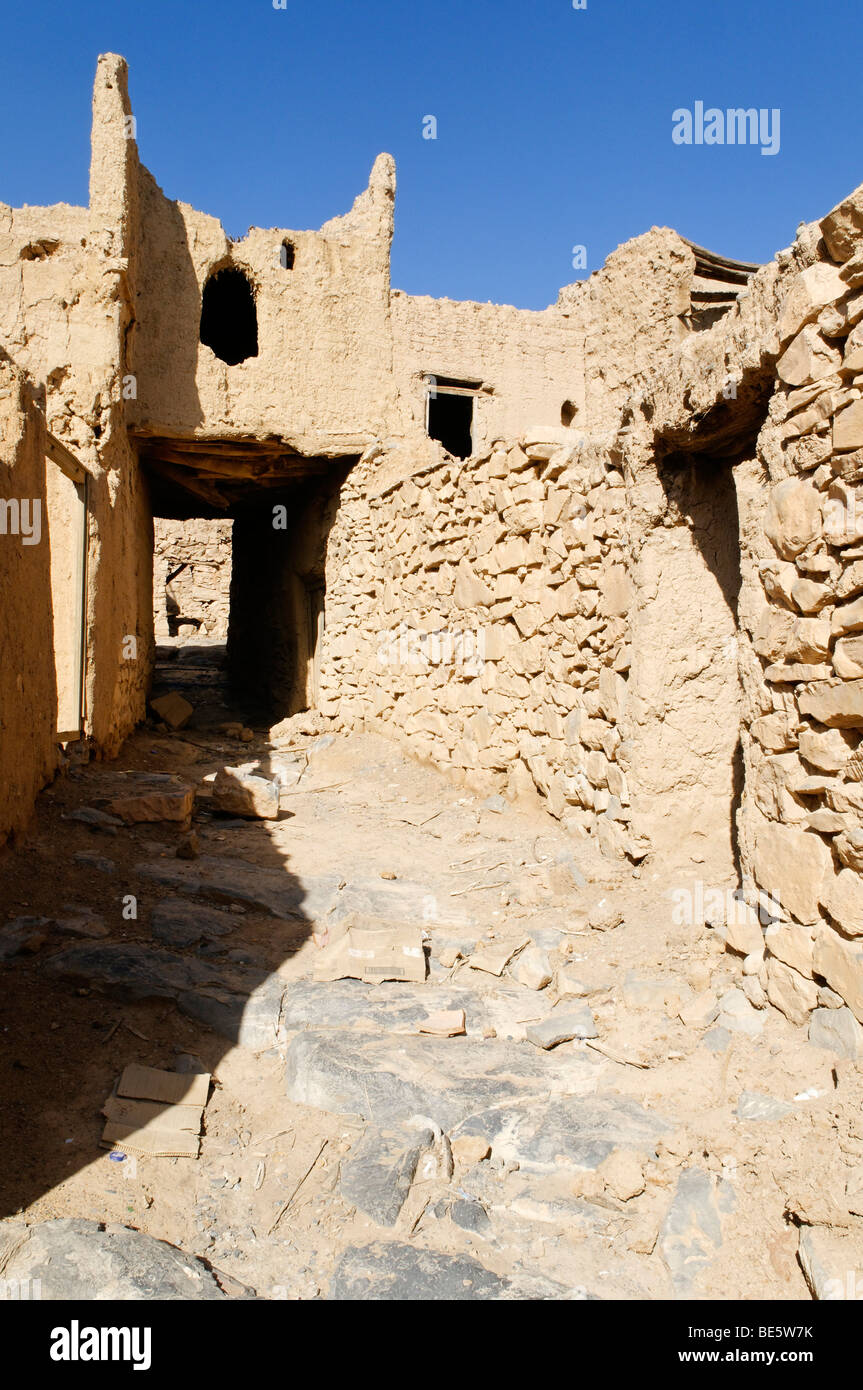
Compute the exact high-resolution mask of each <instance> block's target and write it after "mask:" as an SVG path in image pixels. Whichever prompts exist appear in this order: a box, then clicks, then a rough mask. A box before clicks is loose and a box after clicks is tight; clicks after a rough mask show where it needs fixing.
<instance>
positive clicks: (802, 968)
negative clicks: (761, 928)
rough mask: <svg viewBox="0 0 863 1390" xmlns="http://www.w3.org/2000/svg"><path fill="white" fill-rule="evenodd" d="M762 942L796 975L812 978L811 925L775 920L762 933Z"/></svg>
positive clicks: (812, 947) (812, 948)
mask: <svg viewBox="0 0 863 1390" xmlns="http://www.w3.org/2000/svg"><path fill="white" fill-rule="evenodd" d="M764 944H765V946H766V947H767V950H768V951H769V952H770V954H771V955H772V956H775V957H776V958H777V960H781V961H783V962H784V964H785V965H790V966H791V968H792V970H796V971H797V973H798V975H803V976H805V977H806V978H807V979H810V980H811V979H812V958H813V952H814V940H813V931H812V928H811V927H804V926H801V925H800V923H799V922H775V923H773V924H772V925H771V926H769V927H768V928H767V930H766V932H765V933H764Z"/></svg>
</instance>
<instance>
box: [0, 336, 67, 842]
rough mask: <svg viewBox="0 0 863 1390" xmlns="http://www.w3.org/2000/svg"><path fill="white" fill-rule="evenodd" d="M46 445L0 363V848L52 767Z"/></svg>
mask: <svg viewBox="0 0 863 1390" xmlns="http://www.w3.org/2000/svg"><path fill="white" fill-rule="evenodd" d="M46 443H47V432H46V428H45V419H44V416H43V414H42V412H41V410H40V409H39V407H38V404H37V402H36V401H35V400H34V399H33V394H32V391H31V389H30V387H29V385H28V383H27V380H26V378H25V376H24V374H23V373H22V372H20V371H18V370H17V369H16V368H15V366H14V365H13V364H12V363H11V362H10V361H9V360H8V358H6V357H5V356H4V355H0V593H2V595H3V602H2V604H0V651H2V653H3V659H2V660H0V845H2V844H4V843H5V841H6V840H7V838H8V837H9V836H10V834H13V833H14V832H15V831H17V830H20V829H22V828H23V827H24V826H25V825H26V824H27V822H28V820H29V818H30V815H31V813H32V809H33V802H34V800H35V798H36V795H37V793H38V792H39V791H40V790H41V788H42V787H43V786H44V784H45V782H46V781H47V780H48V779H49V777H50V776H51V775H52V773H53V771H54V769H55V767H56V766H57V762H58V749H57V743H56V738H55V734H56V722H55V721H56V716H57V689H56V682H55V676H54V654H53V653H54V646H53V611H52V604H51V557H50V545H49V540H48V537H47V534H46V531H45V529H44V521H45V512H46V508H45V493H46V489H45V468H46ZM10 504H14V505H10ZM22 507H25V508H26V514H25V515H26V520H25V523H24V524H23V525H22ZM34 523H36V524H35V525H34Z"/></svg>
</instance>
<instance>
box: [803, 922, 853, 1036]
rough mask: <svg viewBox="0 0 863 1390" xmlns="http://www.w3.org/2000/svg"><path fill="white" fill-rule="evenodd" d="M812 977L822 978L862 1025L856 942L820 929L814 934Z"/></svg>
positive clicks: (836, 933) (826, 929) (827, 928)
mask: <svg viewBox="0 0 863 1390" xmlns="http://www.w3.org/2000/svg"><path fill="white" fill-rule="evenodd" d="M813 964H814V967H815V973H816V974H817V975H822V976H823V977H824V979H825V980H826V981H827V983H828V985H829V986H830V988H831V989H834V990H835V991H836V993H837V994H838V995H840V996H841V998H842V999H844V1000H845V1003H846V1004H847V1005H848V1007H849V1009H850V1010H851V1012H852V1013H853V1015H854V1017H855V1018H856V1019H857V1022H858V1023H863V947H861V946H860V945H859V944H858V943H857V942H856V941H855V942H851V941H845V940H843V938H842V937H841V936H840V935H839V933H838V932H835V931H833V929H832V928H831V927H828V926H823V927H821V928H819V929H818V930H817V931H816V934H815V955H814V958H813Z"/></svg>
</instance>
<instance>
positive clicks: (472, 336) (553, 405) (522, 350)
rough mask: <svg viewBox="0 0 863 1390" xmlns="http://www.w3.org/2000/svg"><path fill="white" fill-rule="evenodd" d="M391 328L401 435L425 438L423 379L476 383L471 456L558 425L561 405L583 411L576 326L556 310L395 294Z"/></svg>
mask: <svg viewBox="0 0 863 1390" xmlns="http://www.w3.org/2000/svg"><path fill="white" fill-rule="evenodd" d="M392 327H393V344H394V346H393V374H394V377H395V383H396V387H397V390H398V393H399V406H400V416H401V418H400V428H401V431H402V432H403V433H405V434H409V435H410V434H424V433H425V403H426V393H427V389H428V387H427V384H426V383H427V378H428V376H429V374H431V375H437V376H440V377H451V378H455V379H456V380H459V381H481V382H482V383H483V389H482V390H481V391H480V392H479V393H478V394H477V396H476V399H475V403H474V429H473V445H474V453H475V454H483V453H487V452H489V451H490V449H491V447H492V445H493V444H494V441H495V440H496V439H514V438H516V437H517V436H518V435H519V434H521V433H522V431H523V430H525V429H528V428H530V426H531V425H532V424H533V423H534V422H535V421H537V420H543V421H547V422H549V423H551V422H556V423H559V422H560V418H561V407H562V405H563V403H564V401H566V400H567V399H571V401H572V404H573V405H574V406H575V407H576V409H579V408H581V407H582V405H583V401H584V384H583V379H582V370H581V342H582V339H581V330H580V326H579V325H577V324H573V323H571V321H570V320H569V318H567V317H566V316H564V315H563V314H562V313H561V312H560V311H559V310H558V309H557V308H554V307H552V308H549V309H543V310H540V311H536V312H534V311H532V310H527V309H515V308H513V307H512V306H510V305H506V304H504V305H500V304H475V303H470V302H460V301H457V300H452V299H431V298H429V297H428V296H414V295H408V294H403V293H401V292H400V291H398V290H396V291H394V292H393V297H392Z"/></svg>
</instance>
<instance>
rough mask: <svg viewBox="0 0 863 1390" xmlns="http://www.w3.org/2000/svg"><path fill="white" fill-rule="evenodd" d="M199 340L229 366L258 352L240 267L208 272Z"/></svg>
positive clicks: (254, 317)
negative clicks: (209, 273) (212, 273)
mask: <svg viewBox="0 0 863 1390" xmlns="http://www.w3.org/2000/svg"><path fill="white" fill-rule="evenodd" d="M201 342H202V343H204V344H205V346H206V347H208V348H212V350H213V352H214V353H215V354H216V356H217V357H219V358H221V360H222V361H223V362H227V363H228V365H229V366H231V367H234V366H236V365H237V363H238V362H244V361H245V360H246V358H248V357H257V355H258V314H257V310H256V308H255V296H254V292H253V290H252V286H251V285H250V284H249V281H248V280H247V278H246V276H245V275H244V274H243V272H242V271H241V270H234V269H230V268H229V269H226V270H220V271H217V273H216V274H215V275H211V276H210V278H209V280H208V281H207V283H206V284H205V286H204V293H203V296H202V299H201Z"/></svg>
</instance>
